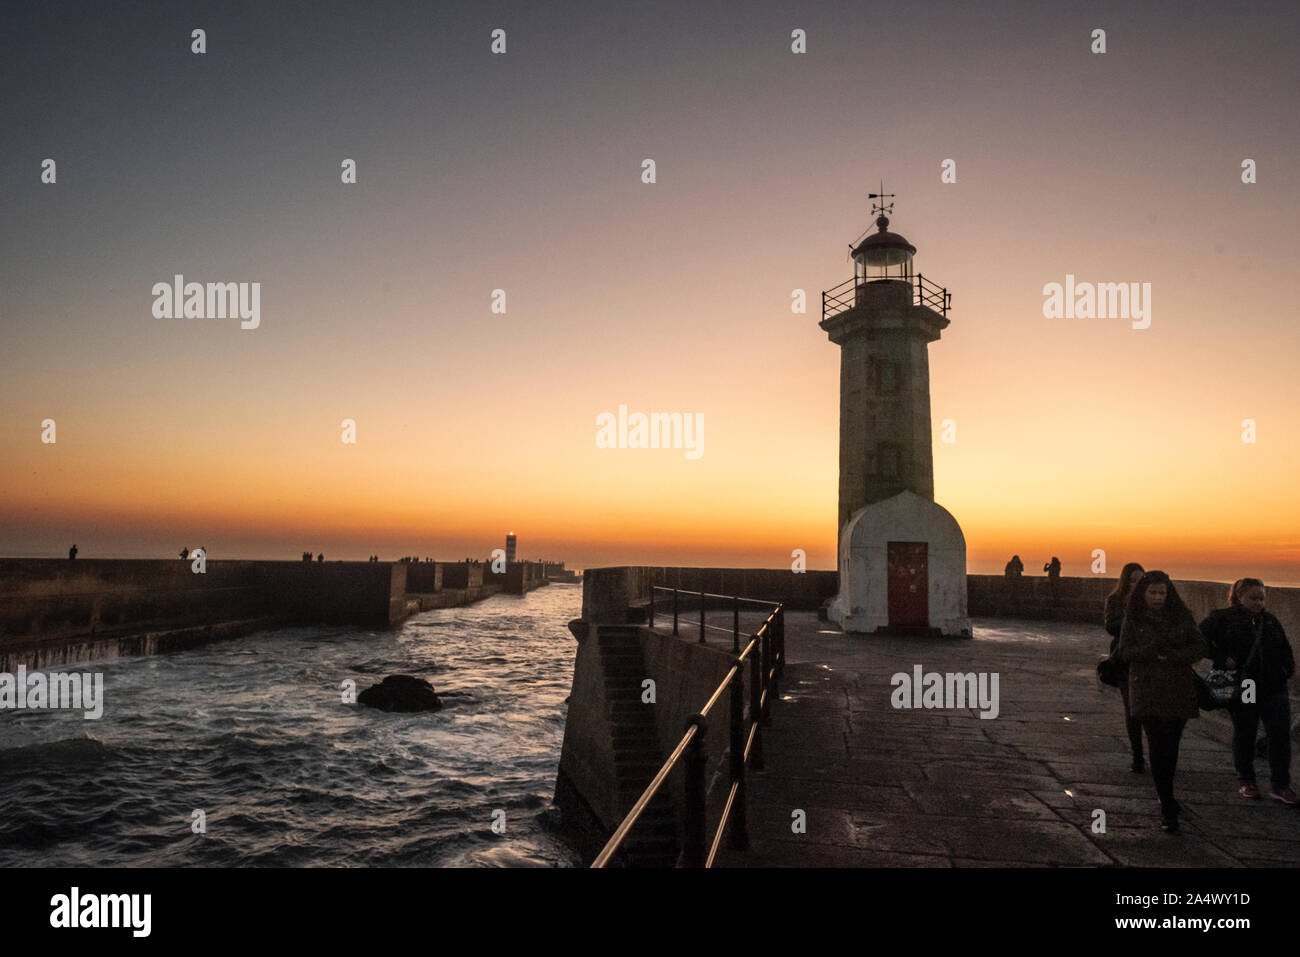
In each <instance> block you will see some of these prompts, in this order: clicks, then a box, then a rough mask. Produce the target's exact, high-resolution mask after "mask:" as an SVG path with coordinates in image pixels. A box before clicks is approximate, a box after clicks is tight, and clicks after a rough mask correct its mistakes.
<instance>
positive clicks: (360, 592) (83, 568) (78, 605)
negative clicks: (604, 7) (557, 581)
mask: <svg viewBox="0 0 1300 957" xmlns="http://www.w3.org/2000/svg"><path fill="white" fill-rule="evenodd" d="M511 571H513V567H511V568H507V571H506V573H504V574H502V575H501V576H499V580H498V581H484V575H483V567H482V566H476V565H473V564H466V563H464V562H453V563H448V562H421V563H404V562H303V561H287V562H276V561H228V560H221V559H213V560H209V561H208V562H207V567H206V571H205V572H204V573H203V574H196V573H194V572H193V570H192V568H191V564H190V562H188V561H181V560H180V559H179V558H177V559H157V560H154V559H81V558H79V559H76V560H71V561H70V560H67V559H0V671H9V672H12V671H13V670H14V669H15V668H17V667H18V665H20V664H25V665H27V666H28V667H32V668H35V667H49V666H52V665H56V664H63V663H68V662H73V661H87V660H95V659H103V658H116V657H122V656H127V655H138V654H153V653H156V652H159V651H171V650H177V649H180V648H185V647H191V646H193V645H196V644H200V643H202V642H204V641H211V640H213V639H215V638H222V637H232V636H234V635H237V634H246V633H248V632H250V631H255V630H258V629H261V628H271V627H283V626H288V625H317V624H327V625H356V626H359V627H364V628H375V629H380V628H387V627H389V626H391V625H393V624H395V623H397V622H399V621H401V620H402V619H403V618H405V617H407V616H408V615H411V614H415V613H417V612H420V611H427V610H429V609H431V608H448V607H455V606H458V605H464V604H469V603H471V602H474V601H478V600H480V599H482V598H486V597H487V596H489V595H493V594H497V593H498V592H501V591H503V590H513V589H512V588H511V586H514V587H515V588H517V589H518V593H519V594H522V593H524V592H525V591H527V590H529V589H530V588H533V587H537V585H539V584H544V583H545V582H544V580H539V579H538V578H537V577H536V576H529V575H527V574H526V572H523V571H520V572H517V573H516V574H515V576H514V577H513V578H512V576H511V574H510V572H511Z"/></svg>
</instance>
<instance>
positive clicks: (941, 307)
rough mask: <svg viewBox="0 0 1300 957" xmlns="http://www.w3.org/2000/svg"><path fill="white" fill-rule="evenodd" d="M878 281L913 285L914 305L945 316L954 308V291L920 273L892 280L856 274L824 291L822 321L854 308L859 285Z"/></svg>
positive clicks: (856, 302)
mask: <svg viewBox="0 0 1300 957" xmlns="http://www.w3.org/2000/svg"><path fill="white" fill-rule="evenodd" d="M876 281H888V282H905V283H907V284H908V285H910V286H911V287H912V305H914V306H926V307H928V308H930V309H933V310H934V311H935V312H938V313H940V314H942V315H945V316H946V315H948V310H949V309H951V308H952V293H950V292H948V290H947V288H945V287H943V286H940V285H938V284H937V283H935V282H933V281H931V280H929V279H926V278H925V277H924V276H923V275H921V274H920V273H917V274H916V275H914V276H907V277H903V278H899V279H890V280H871V279H865V280H864V279H860V278H859V277H857V276H854V277H853V278H852V279H848V280H845V281H844V282H842V283H840V284H839V285H838V286H832V287H831V288H830V289H827V290H825V291H824V292H823V293H822V321H823V322H825V321H826V320H827V319H829V318H830V317H831V316H838V315H839V314H840V313H841V312H847V311H848V310H850V309H852V308H853V307H854V306H856V305H857V304H858V287H859V286H863V285H866V284H868V283H870V282H876Z"/></svg>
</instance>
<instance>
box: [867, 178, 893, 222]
mask: <svg viewBox="0 0 1300 957" xmlns="http://www.w3.org/2000/svg"><path fill="white" fill-rule="evenodd" d="M893 198H894V194H893V193H886V192H885V181H884V180H883V179H882V180H881V181H880V192H878V193H867V199H880V200H884V199H891V200H892V199H893ZM893 211H894V204H893V203H872V204H871V215H872V216H874V215H876V213H882V214H883V213H892V212H893Z"/></svg>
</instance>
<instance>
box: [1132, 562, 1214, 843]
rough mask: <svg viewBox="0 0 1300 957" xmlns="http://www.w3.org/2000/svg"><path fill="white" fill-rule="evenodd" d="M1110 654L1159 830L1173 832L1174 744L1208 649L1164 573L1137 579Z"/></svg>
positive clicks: (1192, 708) (1190, 713) (1194, 710)
mask: <svg viewBox="0 0 1300 957" xmlns="http://www.w3.org/2000/svg"><path fill="white" fill-rule="evenodd" d="M1115 653H1116V656H1117V657H1118V658H1120V659H1121V660H1123V661H1126V662H1128V665H1129V675H1128V693H1129V707H1130V710H1131V711H1132V714H1133V717H1135V718H1137V719H1138V720H1139V721H1140V722H1142V727H1143V729H1145V731H1146V733H1147V748H1148V750H1149V751H1150V752H1151V776H1152V777H1153V778H1154V779H1155V785H1156V794H1157V795H1158V796H1159V798H1160V826H1161V827H1162V828H1164V830H1166V831H1168V832H1170V833H1173V832H1175V831H1177V830H1178V813H1179V811H1181V810H1182V808H1181V806H1180V805H1179V804H1178V802H1177V801H1176V800H1175V799H1174V772H1175V770H1177V767H1178V746H1179V744H1180V743H1181V741H1182V737H1183V728H1184V726H1185V725H1186V724H1187V719H1188V718H1195V717H1197V716H1198V715H1199V714H1200V710H1199V708H1198V707H1197V704H1196V685H1195V681H1196V676H1195V673H1194V672H1193V671H1192V668H1191V665H1192V663H1193V662H1195V661H1200V660H1201V659H1202V658H1204V657H1205V656H1206V655H1207V654H1208V653H1209V647H1208V645H1207V644H1206V642H1205V638H1204V637H1202V636H1201V632H1200V630H1199V629H1198V628H1197V627H1196V619H1195V618H1193V617H1192V613H1191V611H1190V609H1188V607H1187V605H1185V604H1184V603H1183V600H1182V599H1181V598H1180V597H1178V592H1177V590H1176V589H1175V588H1174V583H1173V582H1172V581H1170V580H1169V576H1168V575H1166V574H1165V573H1164V572H1160V571H1152V572H1147V573H1146V574H1145V575H1143V576H1142V577H1141V578H1140V579H1139V580H1138V583H1137V586H1136V587H1135V588H1134V589H1133V593H1132V594H1131V595H1129V600H1128V606H1127V608H1126V609H1125V614H1124V624H1123V626H1121V628H1120V634H1119V644H1118V646H1117V647H1116V650H1115Z"/></svg>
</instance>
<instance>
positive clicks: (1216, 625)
mask: <svg viewBox="0 0 1300 957" xmlns="http://www.w3.org/2000/svg"><path fill="white" fill-rule="evenodd" d="M1265 600H1266V598H1265V591H1264V583H1263V582H1262V581H1260V580H1259V579H1258V578H1242V579H1239V580H1238V581H1236V582H1235V583H1234V584H1233V586H1232V590H1231V591H1230V592H1228V606H1229V607H1227V608H1220V609H1219V610H1218V611H1213V612H1210V616H1209V617H1208V618H1206V619H1205V621H1203V622H1201V632H1202V633H1203V634H1204V635H1205V639H1206V641H1208V642H1209V645H1210V657H1211V658H1213V659H1214V667H1216V668H1225V669H1227V670H1228V671H1238V670H1239V673H1240V677H1241V678H1242V679H1243V680H1245V679H1247V678H1249V679H1251V680H1253V681H1254V682H1255V701H1254V703H1253V704H1239V705H1237V706H1236V707H1235V708H1233V709H1232V763H1233V764H1234V765H1236V768H1237V780H1238V781H1240V782H1241V787H1240V788H1239V789H1238V790H1239V791H1240V793H1241V796H1242V797H1244V798H1251V799H1253V800H1258V799H1259V787H1258V786H1257V785H1256V783H1255V731H1256V730H1257V729H1258V728H1259V722H1260V720H1261V719H1263V722H1264V736H1265V737H1266V738H1267V739H1268V766H1269V771H1270V773H1271V778H1272V780H1271V783H1272V788H1271V793H1272V795H1273V797H1274V798H1275V799H1276V800H1278V801H1281V802H1282V803H1283V804H1287V805H1295V804H1297V803H1300V801H1298V800H1297V798H1296V793H1295V791H1293V790H1291V698H1290V696H1289V695H1288V694H1287V688H1286V684H1287V681H1288V680H1290V678H1291V676H1292V675H1293V674H1294V673H1295V656H1294V655H1293V654H1292V653H1291V643H1290V642H1289V641H1287V637H1286V632H1285V631H1284V630H1283V628H1282V623H1281V622H1280V621H1278V620H1277V618H1276V617H1275V616H1274V615H1271V614H1269V613H1268V612H1267V611H1265V610H1264V603H1265Z"/></svg>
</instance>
